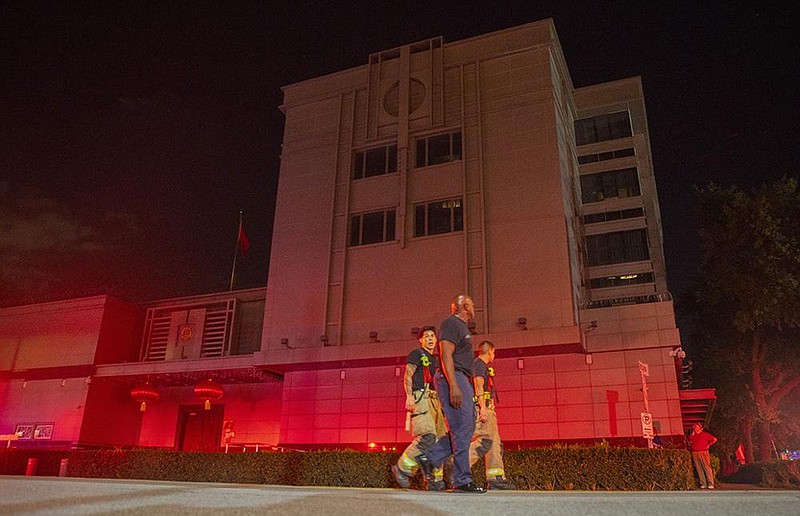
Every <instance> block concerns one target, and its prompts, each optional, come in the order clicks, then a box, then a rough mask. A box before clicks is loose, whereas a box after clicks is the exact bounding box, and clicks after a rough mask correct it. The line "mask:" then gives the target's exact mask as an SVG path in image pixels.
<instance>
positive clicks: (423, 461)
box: [414, 453, 433, 478]
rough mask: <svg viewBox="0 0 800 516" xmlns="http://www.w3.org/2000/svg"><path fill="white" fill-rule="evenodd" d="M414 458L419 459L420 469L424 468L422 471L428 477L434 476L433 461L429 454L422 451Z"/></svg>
mask: <svg viewBox="0 0 800 516" xmlns="http://www.w3.org/2000/svg"><path fill="white" fill-rule="evenodd" d="M414 460H415V461H417V464H419V469H421V470H422V473H424V474H425V477H426V478H427V477H431V478H433V477H432V476H433V464H431V461H430V459H428V457H427V455H425V454H424V453H422V454H420V455H417V456H416V457H414Z"/></svg>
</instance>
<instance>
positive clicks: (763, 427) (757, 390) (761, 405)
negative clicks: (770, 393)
mask: <svg viewBox="0 0 800 516" xmlns="http://www.w3.org/2000/svg"><path fill="white" fill-rule="evenodd" d="M764 354H765V352H764V348H763V343H762V341H761V335H760V334H759V332H758V329H755V330H753V347H752V350H751V354H750V379H751V382H750V388H751V394H752V396H753V401H754V402H755V403H756V410H757V413H758V416H759V418H758V422H757V423H756V427H757V432H758V460H760V461H768V460H770V458H771V457H772V428H771V427H770V423H769V403H767V395H766V392H765V389H764V380H763V379H762V377H761V365H762V364H763V362H764V360H763V357H764Z"/></svg>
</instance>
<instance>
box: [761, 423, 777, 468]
mask: <svg viewBox="0 0 800 516" xmlns="http://www.w3.org/2000/svg"><path fill="white" fill-rule="evenodd" d="M774 458H775V457H773V455H772V426H771V425H770V423H769V421H759V422H758V460H759V461H761V462H767V461H770V460H773V459H774Z"/></svg>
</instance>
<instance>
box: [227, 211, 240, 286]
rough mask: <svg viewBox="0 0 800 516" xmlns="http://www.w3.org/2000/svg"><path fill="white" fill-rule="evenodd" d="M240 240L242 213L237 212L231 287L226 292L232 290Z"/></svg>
mask: <svg viewBox="0 0 800 516" xmlns="http://www.w3.org/2000/svg"><path fill="white" fill-rule="evenodd" d="M241 238H242V212H241V211H240V212H239V231H237V232H236V243H235V244H234V246H233V267H231V285H230V287H228V292H230V291H232V290H233V278H234V275H235V274H236V257H237V256H238V255H239V240H240V239H241Z"/></svg>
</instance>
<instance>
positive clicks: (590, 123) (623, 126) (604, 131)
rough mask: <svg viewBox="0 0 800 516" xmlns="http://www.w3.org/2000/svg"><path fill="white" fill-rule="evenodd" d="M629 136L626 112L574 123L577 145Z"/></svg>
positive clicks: (628, 122) (629, 124)
mask: <svg viewBox="0 0 800 516" xmlns="http://www.w3.org/2000/svg"><path fill="white" fill-rule="evenodd" d="M631 134H632V131H631V119H630V116H629V115H628V112H627V111H620V112H618V113H609V114H606V115H598V116H595V117H592V118H584V119H581V120H576V121H575V141H576V143H577V144H578V145H587V144H589V143H597V142H605V141H608V140H616V139H617V138H626V137H628V136H630V135H631Z"/></svg>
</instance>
